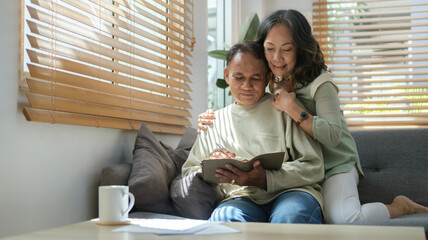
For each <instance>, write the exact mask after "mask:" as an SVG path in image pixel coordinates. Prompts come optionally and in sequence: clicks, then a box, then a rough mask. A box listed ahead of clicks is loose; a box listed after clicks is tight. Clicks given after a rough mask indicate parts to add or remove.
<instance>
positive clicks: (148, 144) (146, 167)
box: [128, 123, 177, 214]
mask: <svg viewBox="0 0 428 240" xmlns="http://www.w3.org/2000/svg"><path fill="white" fill-rule="evenodd" d="M176 175H177V170H176V166H175V164H174V162H173V160H172V159H171V158H170V156H169V155H168V152H167V151H166V150H165V148H164V146H162V144H160V142H159V141H158V140H157V139H156V137H155V136H154V135H153V133H152V132H151V131H150V129H148V128H147V126H146V125H145V124H144V123H143V124H142V125H141V128H140V131H139V132H138V135H137V138H136V140H135V146H134V151H133V162H132V171H131V175H130V176H129V179H128V185H129V190H130V191H131V192H132V193H133V194H134V196H135V205H134V206H135V207H134V208H135V209H136V210H138V211H150V212H158V213H166V214H176V211H175V209H174V207H173V205H172V203H171V198H170V197H169V185H170V183H171V181H172V180H173V179H174V178H175V177H176Z"/></svg>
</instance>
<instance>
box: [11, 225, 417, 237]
mask: <svg viewBox="0 0 428 240" xmlns="http://www.w3.org/2000/svg"><path fill="white" fill-rule="evenodd" d="M222 224H224V225H226V226H230V227H232V228H235V229H238V230H240V231H241V232H240V233H233V234H217V235H168V236H162V235H155V234H147V233H126V232H112V230H114V229H116V228H118V227H121V226H99V225H97V224H95V222H94V221H85V222H81V223H77V224H72V225H67V226H63V227H58V228H53V229H48V230H42V231H38V232H33V233H29V234H23V235H17V236H13V237H9V238H4V239H3V240H12V239H13V240H27V239H31V240H33V239H43V240H51V239H52V240H53V239H55V240H57V239H61V240H71V239H76V240H77V239H78V240H84V239H88V240H89V239H91V240H93V239H103V240H113V239H125V240H134V239H135V240H138V239H141V240H144V239H150V240H153V239H162V240H176V239H192V240H198V239H202V240H219V239H223V240H239V239H245V240H276V239H278V240H286V239H293V240H294V239H296V240H303V239H305V240H309V239H311V240H312V239H316V240H353V239H362V240H425V232H424V228H423V227H395V226H360V225H358V226H357V225H327V224H324V225H309V224H307V225H306V224H271V223H236V222H234V223H222Z"/></svg>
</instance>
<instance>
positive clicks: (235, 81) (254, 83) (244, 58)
mask: <svg viewBox="0 0 428 240" xmlns="http://www.w3.org/2000/svg"><path fill="white" fill-rule="evenodd" d="M266 75H267V69H266V67H265V64H264V62H263V60H262V59H257V58H256V57H254V56H253V55H252V54H251V53H237V54H236V55H235V56H234V57H233V59H232V61H231V62H230V63H229V67H226V68H224V76H225V78H226V82H227V83H228V84H229V87H230V92H231V93H232V95H233V97H234V98H235V99H236V104H238V105H241V106H249V105H252V104H255V103H257V102H259V101H260V99H261V98H262V97H263V96H264V95H265V88H266V86H267V84H268V81H267V76H266Z"/></svg>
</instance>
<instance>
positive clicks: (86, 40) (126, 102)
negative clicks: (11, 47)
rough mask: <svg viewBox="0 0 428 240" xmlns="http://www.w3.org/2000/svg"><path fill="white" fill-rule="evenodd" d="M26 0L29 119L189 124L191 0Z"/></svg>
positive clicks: (180, 129) (163, 128)
mask: <svg viewBox="0 0 428 240" xmlns="http://www.w3.org/2000/svg"><path fill="white" fill-rule="evenodd" d="M22 2H23V6H24V11H23V13H22V18H23V23H24V24H25V26H23V29H24V30H23V31H22V34H23V38H22V39H23V43H24V44H22V48H23V51H22V52H23V53H24V54H25V57H24V58H23V60H22V61H23V63H24V64H25V65H24V67H23V70H22V71H23V73H22V75H23V76H26V77H25V78H24V79H25V82H22V84H23V86H22V88H21V89H23V90H24V91H28V92H26V96H27V99H28V101H29V104H30V105H31V107H26V108H24V110H23V111H24V115H25V116H26V118H27V120H29V121H40V122H49V123H59V124H73V125H84V126H95V127H107V128H118V129H132V130H138V129H139V127H140V126H141V123H142V122H144V123H146V124H147V126H149V128H151V129H152V131H155V132H164V133H173V134H183V133H184V131H185V128H186V127H187V126H190V122H189V120H188V119H187V118H188V117H191V115H190V113H189V111H188V109H190V108H191V106H190V104H189V103H188V102H187V100H190V99H191V98H190V95H189V92H190V91H191V89H190V87H189V85H188V84H187V83H190V82H191V80H190V78H189V77H188V74H191V72H190V70H189V68H188V66H190V65H191V63H190V61H189V60H188V59H187V57H188V56H190V51H189V49H190V46H191V44H190V42H191V39H192V36H193V34H192V32H193V22H191V20H192V19H193V6H192V5H193V1H191V0H189V1H186V2H185V1H172V2H171V1H167V0H157V1H155V2H153V1H152V2H151V3H148V2H147V1H142V0H135V1H131V2H129V1H124V0H118V1H108V0H90V1H87V0H22ZM24 39H25V41H24ZM27 71H28V74H27V73H26V72H27Z"/></svg>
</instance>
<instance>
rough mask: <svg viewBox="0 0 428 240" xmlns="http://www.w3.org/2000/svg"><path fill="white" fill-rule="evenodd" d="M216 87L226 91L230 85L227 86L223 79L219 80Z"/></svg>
mask: <svg viewBox="0 0 428 240" xmlns="http://www.w3.org/2000/svg"><path fill="white" fill-rule="evenodd" d="M215 85H216V86H217V87H219V88H221V89H225V88H227V87H229V84H227V82H226V80H224V79H222V78H218V79H217V82H216V83H215Z"/></svg>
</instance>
